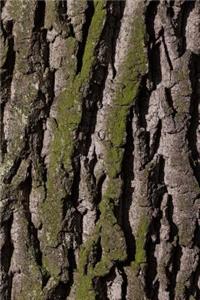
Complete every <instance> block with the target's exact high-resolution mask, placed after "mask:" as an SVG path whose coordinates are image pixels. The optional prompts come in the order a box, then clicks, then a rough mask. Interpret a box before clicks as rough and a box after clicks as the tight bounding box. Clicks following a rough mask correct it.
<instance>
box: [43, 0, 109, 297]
mask: <svg viewBox="0 0 200 300" xmlns="http://www.w3.org/2000/svg"><path fill="white" fill-rule="evenodd" d="M105 13H106V11H105V9H103V4H102V1H99V2H96V3H95V14H94V17H93V19H92V24H91V26H90V30H89V33H88V39H87V43H86V47H85V52H84V57H83V67H82V70H81V73H80V74H79V75H77V76H76V75H75V69H76V62H73V60H72V62H71V60H70V59H69V62H68V68H69V69H70V70H71V71H70V72H69V74H70V78H69V80H68V88H67V89H66V90H65V91H64V92H63V93H62V94H61V95H60V97H59V99H58V107H57V122H58V124H57V127H56V128H55V130H54V137H53V141H52V143H51V147H50V160H49V161H50V164H49V168H48V181H47V191H48V194H47V199H46V201H45V202H44V203H43V205H42V207H41V214H42V216H44V217H43V232H44V236H43V240H44V241H45V243H46V245H47V247H56V246H57V243H58V234H59V232H60V230H61V226H62V219H63V215H62V211H63V199H64V198H66V194H67V190H68V189H69V190H70V185H71V184H72V177H73V169H72V165H71V158H72V155H73V151H74V146H75V143H76V131H77V128H78V125H79V123H80V121H81V100H82V97H83V96H82V92H83V89H84V88H85V86H86V85H87V82H88V80H89V76H90V70H91V67H92V65H93V64H94V62H95V59H96V58H95V56H94V49H95V46H96V42H97V41H98V40H99V35H100V34H101V31H102V28H103V20H104V18H105ZM67 48H68V50H69V57H71V56H72V55H73V54H74V53H75V52H76V49H77V45H76V41H75V40H74V39H72V38H68V39H67ZM66 173H67V174H68V182H67V184H68V186H69V188H67V187H66V186H65V189H63V179H64V178H65V177H66ZM89 248H90V247H89ZM86 252H87V251H86ZM86 254H87V253H86ZM86 254H84V251H83V253H82V255H81V257H83V258H85V257H86V256H87V255H86ZM83 261H84V259H83ZM82 264H83V263H82ZM55 266H56V254H55V257H52V256H51V255H50V254H48V253H47V255H46V257H45V267H46V269H47V271H49V273H53V274H54V277H55V278H56V277H57V276H58V275H59V274H58V273H59V267H57V268H55ZM80 273H81V272H80ZM81 274H82V275H83V273H81ZM88 282H89V280H88ZM83 286H84V284H83ZM87 286H88V287H89V284H88V285H87ZM88 293H89V292H88ZM90 294H91V293H90ZM79 296H80V294H79ZM79 299H82V298H81V297H79Z"/></svg>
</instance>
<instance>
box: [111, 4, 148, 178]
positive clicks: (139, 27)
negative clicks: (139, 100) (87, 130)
mask: <svg viewBox="0 0 200 300" xmlns="http://www.w3.org/2000/svg"><path fill="white" fill-rule="evenodd" d="M142 11H143V10H142V8H141V7H140V8H138V9H137V11H136V13H135V16H134V18H133V24H132V28H133V30H132V34H131V39H130V48H129V50H128V53H127V56H126V59H125V61H124V62H123V64H122V65H121V68H120V69H119V74H121V75H120V76H119V79H118V81H119V83H120V84H118V87H117V90H116V96H115V97H114V99H113V107H112V108H111V111H110V113H109V116H108V123H107V127H108V136H109V139H110V145H109V146H108V147H107V158H106V163H107V166H108V168H107V172H108V174H109V176H110V177H116V176H117V174H119V172H120V170H121V162H122V157H123V149H122V147H123V146H124V143H125V133H126V119H127V114H128V111H129V108H130V105H131V104H132V103H133V100H134V99H135V98H136V96H137V93H138V88H139V85H140V79H141V77H142V75H144V74H145V73H146V72H147V56H146V51H145V48H144V35H145V25H144V19H143V16H142V15H141V14H142ZM121 83H123V86H122V84H121Z"/></svg>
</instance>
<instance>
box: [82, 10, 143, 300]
mask: <svg viewBox="0 0 200 300" xmlns="http://www.w3.org/2000/svg"><path fill="white" fill-rule="evenodd" d="M97 24H98V23H97ZM92 26H93V25H92ZM92 26H91V27H92ZM132 26H133V32H132V37H131V42H130V44H132V47H130V49H129V51H128V54H127V58H126V60H125V62H124V63H123V65H122V67H121V70H120V72H121V76H120V78H119V82H123V84H124V85H123V88H122V87H121V86H120V85H119V86H118V87H119V88H118V89H117V91H116V97H115V98H114V101H113V107H112V108H111V109H110V111H109V114H108V123H107V128H108V134H109V140H110V142H107V144H105V146H106V170H107V174H108V179H109V181H108V185H107V189H106V191H105V193H104V195H103V199H102V201H101V203H100V206H99V209H100V212H101V217H100V220H99V222H98V226H99V227H100V231H99V233H98V235H99V238H100V241H101V247H102V258H101V260H100V261H99V262H98V263H97V264H96V265H95V266H92V267H91V266H90V267H88V265H90V264H89V263H88V260H87V259H86V257H88V255H89V253H90V251H91V249H90V247H87V251H86V250H85V251H86V252H87V255H85V253H86V252H82V251H81V252H80V259H79V265H80V266H81V269H82V270H83V269H84V268H87V273H86V274H83V273H82V274H81V273H80V267H79V277H78V278H79V282H78V283H79V284H80V282H81V286H84V285H83V284H82V282H84V280H86V277H87V280H88V282H89V283H87V284H86V285H85V287H84V290H82V288H81V289H80V288H77V299H83V296H82V295H84V297H85V295H87V294H89V292H91V287H92V281H93V279H94V278H95V277H102V276H105V275H106V274H107V273H108V272H109V271H110V269H111V267H112V266H113V263H114V262H115V261H124V260H125V259H126V255H127V254H126V243H125V238H124V235H123V232H122V230H121V228H120V226H119V225H118V224H117V220H116V217H115V214H114V207H115V205H117V204H118V199H119V197H120V192H121V180H120V179H119V178H117V177H118V175H119V174H120V171H121V162H122V159H123V148H122V147H123V145H124V142H125V132H126V118H127V113H128V111H129V107H130V105H131V104H132V101H133V100H134V98H135V97H136V95H137V92H138V87H139V85H140V77H141V76H142V75H144V73H145V72H146V53H145V51H144V21H143V18H142V16H141V11H140V15H138V14H137V13H136V16H135V18H133V25H132ZM88 49H90V45H88ZM89 53H90V51H89ZM89 53H88V54H86V55H85V60H86V61H89V57H90V54H89ZM85 71H87V68H85V70H84V72H85ZM145 229H146V227H145V226H141V228H139V231H140V233H141V234H140V235H139V236H138V240H137V252H138V253H137V261H138V263H139V262H140V261H143V256H144V252H142V249H143V246H144V240H145V232H146V231H145ZM92 241H94V237H93V236H91V238H90V242H89V245H91V244H92ZM116 243H117V244H116ZM83 249H85V246H83ZM92 297H93V298H91V299H94V294H92Z"/></svg>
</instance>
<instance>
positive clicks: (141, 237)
mask: <svg viewBox="0 0 200 300" xmlns="http://www.w3.org/2000/svg"><path fill="white" fill-rule="evenodd" d="M148 227H149V219H148V217H147V216H143V217H142V216H141V217H140V223H139V226H138V231H137V235H136V241H135V243H136V252H135V262H136V263H137V264H141V263H145V262H146V251H145V243H146V234H147V232H148Z"/></svg>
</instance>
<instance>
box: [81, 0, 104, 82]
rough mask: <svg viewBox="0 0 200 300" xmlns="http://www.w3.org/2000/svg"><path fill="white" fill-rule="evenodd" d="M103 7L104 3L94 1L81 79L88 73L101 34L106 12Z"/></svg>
mask: <svg viewBox="0 0 200 300" xmlns="http://www.w3.org/2000/svg"><path fill="white" fill-rule="evenodd" d="M104 6H105V2H104V1H98V0H95V1H94V9H95V13H94V16H93V18H92V22H91V25H90V29H89V33H88V39H87V43H86V46H85V51H84V55H83V62H84V64H83V68H82V70H81V77H82V78H83V79H84V78H85V77H87V76H88V72H89V71H90V64H91V61H92V60H93V56H94V49H95V46H96V43H97V42H98V40H99V37H100V35H101V32H102V28H103V24H104V20H105V14H106V10H105V7H104Z"/></svg>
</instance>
